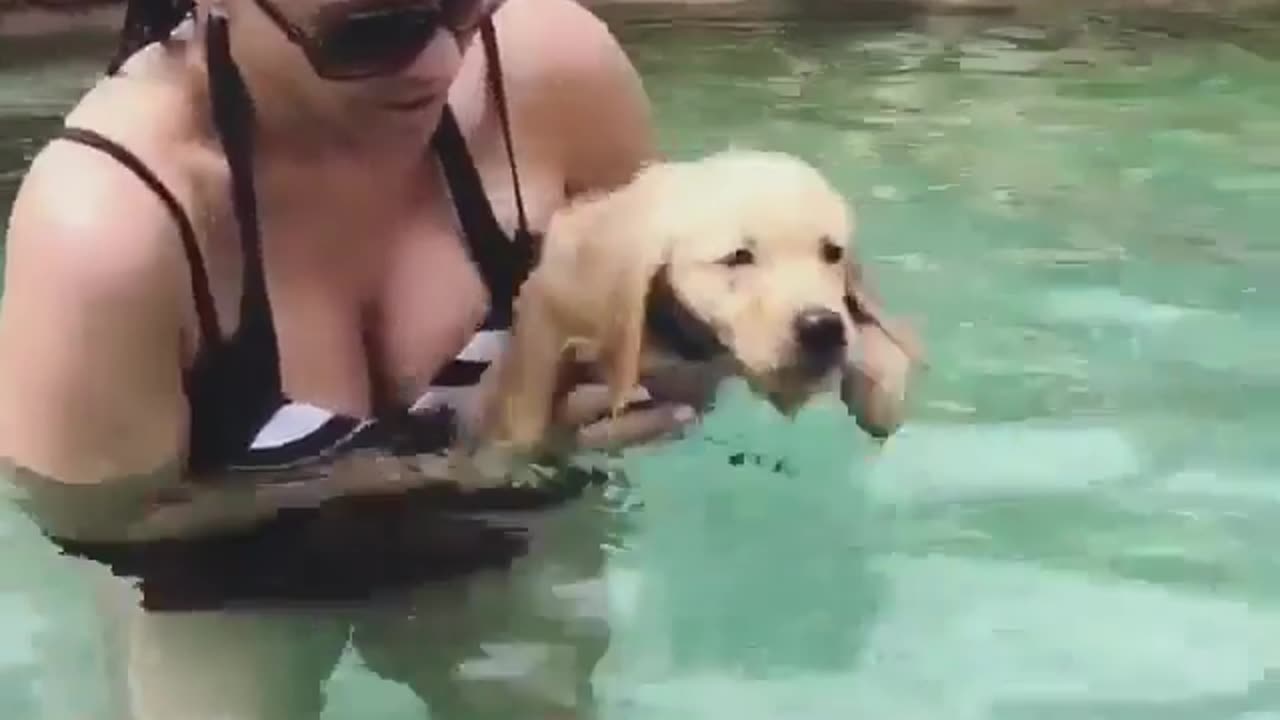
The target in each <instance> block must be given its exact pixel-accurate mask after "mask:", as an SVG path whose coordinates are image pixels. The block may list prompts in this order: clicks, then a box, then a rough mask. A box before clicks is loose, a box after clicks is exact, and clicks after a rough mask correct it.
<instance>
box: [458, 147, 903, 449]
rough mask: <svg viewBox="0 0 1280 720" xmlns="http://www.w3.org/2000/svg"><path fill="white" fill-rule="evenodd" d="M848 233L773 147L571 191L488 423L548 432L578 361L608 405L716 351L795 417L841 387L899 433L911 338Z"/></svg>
mask: <svg viewBox="0 0 1280 720" xmlns="http://www.w3.org/2000/svg"><path fill="white" fill-rule="evenodd" d="M853 235H854V217H853V212H852V210H851V208H850V207H849V205H848V204H847V203H846V202H845V200H844V198H843V197H841V195H840V194H839V193H838V192H836V191H835V189H834V188H833V187H832V186H831V185H830V184H829V183H828V182H827V181H826V179H825V178H824V177H823V176H822V175H821V174H820V173H819V172H818V171H817V170H816V169H815V168H813V167H812V166H810V165H808V164H806V163H805V162H803V161H801V160H799V159H797V158H795V157H793V156H791V155H787V154H784V153H778V152H763V151H751V150H726V151H722V152H719V153H716V154H713V155H710V156H708V157H705V158H702V159H699V160H694V161H688V162H666V163H658V164H654V165H651V166H649V167H647V168H646V169H644V170H643V171H641V172H640V173H639V174H638V175H637V176H636V177H635V178H634V179H633V181H632V182H630V183H629V184H627V185H626V186H624V187H622V188H619V189H617V190H615V191H613V192H610V193H607V194H601V195H597V196H593V197H587V198H584V199H581V200H579V201H577V202H575V203H574V204H572V205H570V206H569V207H567V208H565V209H563V210H562V211H560V212H559V213H558V214H557V215H556V216H555V217H554V218H553V219H552V220H551V223H550V225H549V227H548V229H547V233H546V235H545V239H544V245H543V247H542V250H541V257H540V260H539V263H538V265H537V267H536V268H535V269H534V271H533V272H532V274H531V275H530V277H529V278H528V280H527V281H526V282H525V284H524V285H523V287H522V288H521V292H520V296H519V298H518V300H517V305H516V313H517V315H516V319H515V324H514V327H513V329H512V336H511V344H510V346H509V348H508V350H507V352H506V353H505V354H504V357H503V359H502V361H501V362H500V367H497V368H495V371H496V379H495V380H494V383H495V384H494V385H493V387H492V390H493V391H492V392H491V393H487V395H488V401H487V405H486V406H485V407H484V408H483V409H482V415H481V419H480V424H481V427H482V432H481V435H483V437H484V439H485V441H486V442H489V443H494V444H496V445H497V446H498V447H501V448H505V449H506V450H507V451H509V452H513V453H515V454H520V453H523V452H525V451H529V450H531V449H533V448H535V447H537V446H543V445H545V444H546V443H548V441H549V440H550V438H549V437H548V433H549V429H550V428H551V427H552V425H553V422H552V421H553V412H555V408H556V407H557V393H558V392H559V388H560V387H561V385H562V382H561V381H562V373H563V372H564V370H565V368H566V367H567V366H568V365H569V364H570V361H587V362H588V363H590V364H592V365H593V366H594V367H596V368H598V369H599V371H600V373H601V374H602V375H603V379H604V381H605V382H606V383H607V384H608V387H609V390H610V394H611V399H612V400H613V403H612V405H613V408H614V410H615V412H616V411H618V410H620V409H621V408H622V406H623V405H624V404H625V401H626V399H627V398H628V396H629V395H630V394H631V393H632V391H633V390H635V389H636V387H637V384H638V383H639V381H640V379H641V378H642V377H646V378H648V377H653V376H661V375H662V373H663V372H664V371H665V370H675V369H677V368H678V367H680V366H681V365H688V364H690V363H692V364H703V365H718V366H720V367H723V368H725V372H727V373H731V374H735V375H738V376H740V377H742V378H744V379H745V380H746V381H747V383H748V385H749V386H750V387H751V388H752V389H753V390H754V391H755V392H756V393H758V394H759V395H760V396H761V397H764V398H766V399H767V400H768V401H769V402H771V403H772V404H773V405H774V406H775V407H776V408H777V409H778V410H779V411H781V412H782V413H784V414H787V415H791V414H792V413H794V412H795V411H796V410H797V409H798V408H800V407H801V406H802V405H803V404H804V403H805V402H806V401H807V400H808V399H809V398H811V397H812V396H813V395H814V394H816V393H819V392H823V391H827V390H833V389H835V388H836V387H837V386H838V387H839V388H840V391H841V396H842V398H843V399H844V401H845V403H846V404H847V405H848V407H849V409H850V412H851V413H853V414H854V415H855V416H856V417H857V419H858V423H859V425H860V426H861V427H863V428H864V430H866V431H867V432H868V433H870V434H872V435H874V436H876V437H880V438H883V437H885V436H887V435H889V434H891V433H892V432H893V431H894V430H895V429H896V428H897V427H898V425H899V424H900V423H901V421H902V414H903V404H904V401H905V390H906V384H907V379H908V375H909V371H910V368H911V365H912V359H913V357H914V356H915V354H916V352H917V351H916V350H915V349H914V347H913V346H914V343H913V342H909V338H908V337H907V336H906V335H905V334H903V333H902V332H895V331H894V330H893V329H891V327H890V325H889V324H888V322H887V320H886V319H885V318H884V317H883V316H882V314H881V311H880V309H879V307H878V306H877V305H876V304H875V303H873V302H872V300H871V298H870V295H869V293H868V292H867V290H866V288H865V286H864V283H863V278H862V277H861V272H860V270H859V265H858V263H857V262H856V259H855V257H854V249H853V246H852V239H853Z"/></svg>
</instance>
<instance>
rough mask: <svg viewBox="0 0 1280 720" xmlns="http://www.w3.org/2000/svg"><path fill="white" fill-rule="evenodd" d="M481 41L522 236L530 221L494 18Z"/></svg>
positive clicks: (483, 30)
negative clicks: (512, 134) (512, 137)
mask: <svg viewBox="0 0 1280 720" xmlns="http://www.w3.org/2000/svg"><path fill="white" fill-rule="evenodd" d="M480 41H481V43H482V44H483V45H484V58H485V63H484V64H485V76H486V77H487V78H488V79H489V88H490V90H491V91H492V92H493V97H494V100H495V101H497V105H498V120H499V122H500V123H501V124H502V139H503V142H504V143H505V145H506V147H507V162H508V164H509V165H510V166H511V186H512V187H513V188H515V195H516V215H517V222H518V223H519V229H520V231H521V232H522V234H526V235H528V234H530V233H529V219H528V216H527V215H525V211H524V197H523V196H522V194H521V192H520V174H519V173H518V172H517V171H516V151H515V143H513V142H512V140H511V119H510V117H508V114H507V93H506V89H505V87H504V86H503V84H502V60H501V57H500V56H499V54H498V36H497V30H496V29H495V28H494V26H493V16H489V17H487V18H485V20H484V22H482V23H481V24H480Z"/></svg>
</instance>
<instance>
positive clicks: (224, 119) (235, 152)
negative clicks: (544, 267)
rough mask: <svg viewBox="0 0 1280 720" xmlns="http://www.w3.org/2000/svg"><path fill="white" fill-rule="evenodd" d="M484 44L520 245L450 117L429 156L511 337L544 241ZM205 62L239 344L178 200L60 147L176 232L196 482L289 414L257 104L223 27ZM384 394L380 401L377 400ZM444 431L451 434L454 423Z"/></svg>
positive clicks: (106, 144) (129, 161)
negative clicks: (228, 228) (191, 352)
mask: <svg viewBox="0 0 1280 720" xmlns="http://www.w3.org/2000/svg"><path fill="white" fill-rule="evenodd" d="M480 35H481V39H482V42H483V46H484V52H485V61H486V74H487V79H488V82H489V86H490V89H491V91H492V93H493V95H494V98H495V100H496V102H497V107H498V112H499V118H500V120H501V125H502V131H503V135H504V141H505V143H506V148H507V154H508V159H509V162H510V166H511V174H512V182H513V183H514V188H515V199H516V209H517V212H518V225H517V229H516V232H515V236H514V237H513V238H510V239H509V238H508V237H507V236H506V234H505V232H504V231H503V229H502V227H501V225H500V224H499V223H498V221H497V219H496V218H495V217H494V214H493V210H492V208H491V207H490V205H489V202H488V199H487V197H486V195H485V192H484V188H483V185H482V183H481V179H480V175H479V173H478V171H477V170H476V168H475V165H474V163H473V162H472V159H471V157H470V154H469V153H468V151H467V147H466V142H465V140H464V138H463V135H462V131H461V129H460V128H459V126H458V123H457V120H456V118H455V117H454V115H453V113H452V112H451V110H450V108H449V107H448V106H446V107H445V109H444V112H443V116H442V118H441V121H440V125H439V127H438V129H437V131H436V132H435V134H434V135H433V137H432V139H431V143H430V149H431V151H433V152H434V153H435V154H436V155H437V156H438V158H439V162H440V165H441V168H442V171H443V174H444V176H445V179H446V182H447V184H448V187H449V191H450V194H451V196H452V199H453V203H454V207H455V211H456V213H457V216H458V220H459V224H460V225H461V227H462V231H463V235H464V238H465V240H466V243H467V247H468V250H469V253H470V255H471V258H472V260H473V261H474V262H475V263H476V265H477V266H478V269H479V271H480V274H481V277H482V278H483V280H484V283H485V285H486V287H487V289H488V291H489V294H490V298H491V302H490V310H489V317H488V318H486V321H485V323H486V327H499V328H506V327H509V326H510V322H511V315H512V303H513V301H514V296H515V292H516V290H517V289H518V287H519V285H520V284H521V283H522V282H523V281H524V278H525V277H526V276H527V274H528V272H529V270H530V269H531V268H532V266H533V263H534V261H535V257H536V252H537V244H538V242H539V238H538V237H537V236H536V235H534V234H533V233H532V232H531V231H530V230H529V227H528V219H527V216H526V213H525V208H524V199H523V197H522V195H521V192H520V182H519V176H518V173H517V170H516V164H515V153H514V148H513V145H512V138H511V129H510V121H509V118H508V115H507V103H506V97H505V91H504V88H503V83H502V71H501V64H500V59H499V55H498V48H497V42H496V38H495V34H494V29H493V25H492V23H491V22H490V21H485V22H484V23H483V24H482V25H481V29H480ZM206 51H207V63H208V68H209V80H210V99H211V104H212V110H213V121H214V127H215V129H216V131H217V134H218V137H219V140H220V141H221V143H222V145H223V148H224V151H225V154H226V157H227V161H228V163H229V165H230V171H231V191H232V200H233V203H234V208H235V215H236V220H237V222H238V223H239V226H240V241H241V250H242V253H243V257H244V269H243V293H242V295H241V298H240V306H239V326H238V328H237V330H236V332H235V333H234V334H233V335H231V336H228V337H224V336H223V334H222V333H221V331H220V330H219V328H218V320H217V315H216V313H215V310H214V303H213V297H212V294H211V293H210V290H209V280H208V276H207V274H206V271H205V265H204V262H203V260H202V257H201V254H200V250H199V247H198V244H197V242H196V236H195V230H194V227H193V225H192V222H191V220H190V218H189V216H188V214H187V213H186V211H185V210H184V209H183V208H182V206H181V204H180V203H179V202H178V201H177V199H176V198H175V197H174V195H173V193H172V192H170V191H169V190H168V189H167V188H166V187H165V185H164V184H163V183H162V182H161V181H160V180H159V179H158V178H157V177H156V175H155V174H154V173H153V172H152V171H151V170H150V169H149V168H147V167H146V165H145V164H143V163H142V162H141V161H140V160H138V158H137V157H136V156H135V155H133V154H132V153H131V152H129V151H128V150H126V149H125V148H123V147H121V146H120V145H119V144H118V143H116V142H114V141H112V140H110V139H108V138H106V137H104V136H102V135H100V134H98V133H96V132H94V131H91V130H87V129H83V128H76V127H68V128H66V129H65V130H64V132H63V133H62V136H61V137H62V138H64V139H67V140H70V141H73V142H79V143H81V144H83V145H87V146H89V147H93V148H96V149H98V150H101V151H103V152H105V153H107V154H109V155H111V156H112V157H114V158H115V159H116V160H118V161H119V162H120V163H122V164H123V165H124V166H126V167H127V168H129V169H130V170H132V171H133V172H134V174H136V175H137V176H138V177H139V178H140V179H141V180H142V181H143V182H144V183H145V184H146V185H147V186H148V187H149V188H150V189H151V190H152V191H153V192H154V193H155V194H156V196H157V197H158V198H159V199H160V200H161V201H162V202H163V203H164V205H165V206H166V207H167V209H168V210H169V212H170V214H171V215H172V216H173V218H174V221H175V222H176V223H177V226H178V229H179V232H180V235H181V240H182V244H183V249H184V251H185V253H186V259H187V263H188V266H189V270H190V275H191V287H192V291H193V293H194V301H195V309H196V314H197V317H198V321H199V331H200V337H201V352H200V354H199V355H198V356H197V358H196V359H195V362H194V364H193V365H192V366H191V367H190V368H189V369H188V370H187V372H186V374H185V378H184V381H185V389H186V394H187V396H188V401H189V403H190V418H191V420H190V422H191V427H190V431H189V433H188V443H189V445H188V449H187V455H188V462H187V468H188V470H189V471H190V472H192V473H193V475H195V476H197V477H198V476H199V475H200V474H201V473H202V472H204V471H216V470H220V469H223V468H225V467H227V466H228V465H230V464H232V463H234V462H235V460H236V459H237V458H239V457H241V456H242V455H243V453H244V452H245V450H246V449H247V448H248V447H249V445H250V444H251V443H252V442H253V439H254V437H255V436H256V435H257V434H258V432H259V431H260V429H261V428H262V427H263V426H264V424H265V423H266V422H267V421H268V420H269V419H270V418H271V416H272V415H273V414H274V413H276V412H277V411H278V410H279V408H280V407H281V406H283V405H285V404H287V403H288V399H287V398H286V397H285V394H284V392H283V389H282V382H281V377H280V358H279V351H278V348H277V339H276V331H275V326H274V323H273V321H272V314H271V303H270V298H269V297H268V293H267V287H266V279H265V273H264V269H263V259H262V238H261V231H260V226H259V218H258V203H257V196H256V193H255V189H254V179H253V172H252V160H251V159H252V157H253V142H254V136H253V104H252V99H251V98H250V96H249V93H248V90H247V88H246V86H245V83H244V80H243V78H242V77H241V75H240V72H239V69H238V68H237V67H236V66H235V64H234V62H233V61H232V59H231V54H230V47H229V40H228V37H227V29H226V22H225V20H223V19H221V18H217V17H214V18H211V19H210V21H209V25H208V35H207V43H206ZM372 380H374V382H373V387H374V388H381V387H383V386H384V383H381V382H378V378H377V377H374V378H372ZM378 394H379V393H378V392H376V391H375V395H378ZM384 395H385V394H384ZM374 406H375V408H377V413H378V414H379V415H380V416H382V417H380V418H379V419H380V420H386V421H387V422H388V423H390V422H405V421H406V419H407V417H408V413H407V409H406V408H404V407H402V406H401V405H398V404H396V403H393V402H391V401H389V400H388V399H387V398H385V397H375V402H374ZM437 419H438V420H440V421H441V422H443V423H445V424H448V423H449V422H450V421H451V419H452V418H451V417H439V418H437ZM418 422H421V420H420V419H419V420H418ZM433 434H434V435H438V436H440V440H439V443H438V444H441V443H445V442H447V441H448V436H449V435H450V431H449V429H448V428H441V429H437V431H435V432H434V433H433Z"/></svg>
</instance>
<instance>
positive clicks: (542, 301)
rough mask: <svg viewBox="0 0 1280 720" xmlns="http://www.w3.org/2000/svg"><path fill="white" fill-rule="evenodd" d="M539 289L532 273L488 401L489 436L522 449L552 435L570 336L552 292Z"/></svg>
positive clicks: (498, 443) (507, 446)
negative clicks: (556, 312)
mask: <svg viewBox="0 0 1280 720" xmlns="http://www.w3.org/2000/svg"><path fill="white" fill-rule="evenodd" d="M538 290H539V289H538V287H537V285H536V284H534V283H533V282H532V278H531V281H530V282H529V283H527V284H526V286H525V289H524V291H523V292H522V293H521V297H520V299H519V300H518V301H517V304H516V317H515V322H514V323H513V326H512V329H511V336H510V339H509V341H508V343H507V347H506V349H505V350H504V351H503V354H502V357H501V359H500V362H501V365H500V366H499V367H498V368H496V370H497V377H496V382H495V383H494V386H493V387H492V389H491V390H489V395H488V397H487V398H486V399H485V401H484V402H485V408H486V412H485V417H484V420H483V426H484V427H485V435H486V437H485V438H484V439H485V441H486V442H488V443H490V444H493V445H496V446H497V447H499V448H501V449H503V450H506V451H508V452H513V453H515V454H517V455H527V454H529V453H532V452H535V451H536V450H538V449H540V448H541V447H542V446H543V445H545V444H546V442H547V441H548V440H549V439H550V437H549V434H550V430H551V428H552V427H553V422H554V412H555V406H556V401H557V395H558V394H559V393H560V391H561V387H560V386H561V384H562V383H561V379H562V378H561V374H562V371H563V363H562V360H563V357H564V353H565V350H566V348H567V347H568V346H569V340H570V338H569V337H567V336H566V335H565V334H564V333H563V332H562V331H561V329H560V324H559V323H557V322H556V321H555V318H554V316H553V314H554V307H553V306H552V304H551V302H550V298H548V297H546V296H545V295H544V294H543V293H541V292H539V291H538Z"/></svg>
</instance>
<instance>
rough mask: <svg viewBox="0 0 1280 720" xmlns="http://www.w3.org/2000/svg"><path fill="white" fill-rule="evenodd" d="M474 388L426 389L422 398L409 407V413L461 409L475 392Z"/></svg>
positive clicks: (471, 386) (472, 386)
mask: <svg viewBox="0 0 1280 720" xmlns="http://www.w3.org/2000/svg"><path fill="white" fill-rule="evenodd" d="M475 389H476V388H475V386H474V385H470V386H464V387H432V388H428V389H427V391H426V392H424V393H422V396H421V397H419V398H418V399H417V401H415V402H414V403H413V405H411V406H410V407H409V409H410V411H413V412H420V411H422V410H430V409H434V408H438V407H441V406H448V407H452V408H459V407H463V406H464V405H465V404H466V402H467V400H468V399H469V398H470V397H471V395H472V394H473V393H474V392H475Z"/></svg>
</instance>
